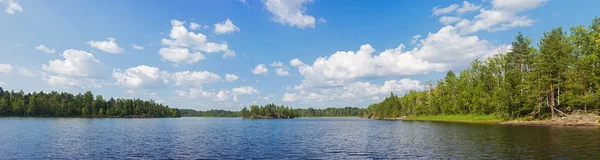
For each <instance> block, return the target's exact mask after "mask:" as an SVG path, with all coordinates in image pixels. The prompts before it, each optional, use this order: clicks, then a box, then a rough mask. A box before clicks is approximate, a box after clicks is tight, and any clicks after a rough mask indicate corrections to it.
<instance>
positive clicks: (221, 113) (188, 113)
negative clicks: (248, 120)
mask: <svg viewBox="0 0 600 160" xmlns="http://www.w3.org/2000/svg"><path fill="white" fill-rule="evenodd" d="M179 111H180V112H181V116H183V117H241V116H242V113H241V112H239V111H227V110H217V109H211V110H208V111H196V110H193V109H180V110H179Z"/></svg>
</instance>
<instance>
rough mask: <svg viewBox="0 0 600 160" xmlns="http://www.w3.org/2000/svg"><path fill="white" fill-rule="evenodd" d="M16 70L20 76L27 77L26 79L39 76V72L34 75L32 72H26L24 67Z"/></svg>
mask: <svg viewBox="0 0 600 160" xmlns="http://www.w3.org/2000/svg"><path fill="white" fill-rule="evenodd" d="M16 68H17V69H18V70H19V73H20V74H21V75H24V76H27V77H37V76H39V75H40V74H39V72H38V73H34V72H32V71H30V70H28V69H27V68H24V67H19V66H16Z"/></svg>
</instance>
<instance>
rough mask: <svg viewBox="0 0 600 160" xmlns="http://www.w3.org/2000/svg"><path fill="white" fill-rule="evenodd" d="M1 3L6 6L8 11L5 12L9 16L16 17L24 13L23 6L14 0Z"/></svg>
mask: <svg viewBox="0 0 600 160" xmlns="http://www.w3.org/2000/svg"><path fill="white" fill-rule="evenodd" d="M0 3H4V4H6V10H4V12H6V13H7V14H10V15H14V14H15V13H17V12H23V9H22V8H21V5H19V3H17V2H15V1H14V0H0Z"/></svg>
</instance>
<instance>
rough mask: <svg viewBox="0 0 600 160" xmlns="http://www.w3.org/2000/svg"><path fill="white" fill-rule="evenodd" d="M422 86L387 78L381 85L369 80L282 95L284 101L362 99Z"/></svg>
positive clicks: (416, 81)
mask: <svg viewBox="0 0 600 160" xmlns="http://www.w3.org/2000/svg"><path fill="white" fill-rule="evenodd" d="M422 88H423V86H422V85H421V83H420V82H419V81H418V80H411V79H406V78H405V79H400V80H388V81H385V82H384V83H383V85H377V84H372V83H370V82H361V81H358V82H353V83H349V84H347V85H345V86H343V87H338V88H326V89H316V90H315V91H306V90H304V89H301V90H299V91H298V92H291V93H290V92H285V93H284V95H283V96H282V99H281V100H282V101H284V102H296V101H318V102H323V101H335V100H351V99H364V98H369V97H374V96H386V95H388V94H390V92H394V93H400V94H403V93H406V92H408V91H410V90H421V89H422Z"/></svg>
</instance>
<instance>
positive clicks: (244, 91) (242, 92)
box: [231, 86, 260, 95]
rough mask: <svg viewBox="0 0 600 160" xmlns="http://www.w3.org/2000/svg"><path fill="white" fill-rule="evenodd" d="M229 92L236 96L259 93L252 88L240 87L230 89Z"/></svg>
mask: <svg viewBox="0 0 600 160" xmlns="http://www.w3.org/2000/svg"><path fill="white" fill-rule="evenodd" d="M231 91H233V93H234V94H238V95H253V94H260V91H258V89H256V88H254V87H252V86H241V87H237V88H233V89H231Z"/></svg>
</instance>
